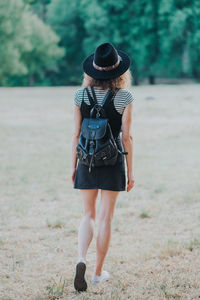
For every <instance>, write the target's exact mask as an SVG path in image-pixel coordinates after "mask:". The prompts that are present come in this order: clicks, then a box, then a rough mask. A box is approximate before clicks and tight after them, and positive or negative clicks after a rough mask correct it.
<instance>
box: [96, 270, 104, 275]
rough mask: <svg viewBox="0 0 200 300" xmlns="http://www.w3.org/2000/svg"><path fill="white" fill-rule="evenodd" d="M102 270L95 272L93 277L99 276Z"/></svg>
mask: <svg viewBox="0 0 200 300" xmlns="http://www.w3.org/2000/svg"><path fill="white" fill-rule="evenodd" d="M101 273H102V270H95V271H94V275H95V276H101Z"/></svg>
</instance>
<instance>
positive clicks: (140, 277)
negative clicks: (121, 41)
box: [0, 84, 200, 300]
mask: <svg viewBox="0 0 200 300" xmlns="http://www.w3.org/2000/svg"><path fill="white" fill-rule="evenodd" d="M75 89H76V87H71V88H70V87H67V88H23V89H22V88H13V89H7V88H1V89H0V141H1V147H0V157H1V162H0V185H1V188H0V299H1V300H18V299H19V300H45V299H91V300H97V299H105V300H107V299H123V300H127V299H138V300H143V299H148V300H150V299H155V300H160V299H199V298H200V230H199V228H200V184H199V179H200V159H199V153H200V141H199V133H200V129H199V128H200V118H199V115H200V101H199V95H200V86H199V85H197V84H189V85H157V86H138V87H133V88H132V92H133V95H134V97H135V103H134V112H133V137H134V172H135V188H134V189H133V190H132V191H131V192H130V193H126V192H121V193H120V195H119V198H118V200H117V206H116V210H115V215H114V220H113V231H112V239H111V244H110V248H109V251H108V254H107V256H106V260H105V264H104V268H105V269H106V270H108V271H109V272H110V273H111V276H112V279H111V280H110V281H109V282H106V283H104V284H102V285H101V286H99V287H93V286H90V285H89V287H88V291H87V292H86V293H82V294H77V292H76V291H75V290H74V287H73V276H74V270H75V263H76V260H77V230H78V226H79V223H80V219H81V216H82V202H81V197H80V191H79V190H74V189H73V188H72V186H71V181H70V167H71V164H70V157H71V136H72V128H73V115H72V111H73V95H74V91H75ZM99 201H100V199H98V204H99ZM97 229H98V225H97V224H96V227H95V237H94V239H93V241H92V244H91V246H90V248H89V251H88V255H87V277H88V279H89V280H90V279H91V276H92V272H93V267H94V263H95V238H96V236H97Z"/></svg>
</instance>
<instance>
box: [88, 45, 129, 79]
mask: <svg viewBox="0 0 200 300" xmlns="http://www.w3.org/2000/svg"><path fill="white" fill-rule="evenodd" d="M130 64H131V60H130V57H129V56H128V55H127V54H126V53H125V52H123V51H121V50H117V49H115V47H114V46H113V45H112V44H111V43H103V44H101V45H99V46H98V47H97V48H96V50H95V52H94V53H92V54H91V55H89V56H88V57H87V58H86V59H85V60H84V61H83V70H84V72H85V73H86V74H87V75H89V76H90V77H92V78H94V79H104V80H105V79H114V78H117V77H119V76H120V75H122V74H123V73H125V72H126V71H127V70H128V68H129V67H130Z"/></svg>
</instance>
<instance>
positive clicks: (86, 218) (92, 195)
mask: <svg viewBox="0 0 200 300" xmlns="http://www.w3.org/2000/svg"><path fill="white" fill-rule="evenodd" d="M81 193H82V198H83V203H84V206H83V209H84V215H83V218H82V220H81V222H80V226H79V230H78V261H80V260H82V259H84V260H85V261H86V254H87V250H88V248H89V245H90V243H91V241H92V238H93V234H94V224H95V218H96V199H97V195H98V190H97V189H95V190H81Z"/></svg>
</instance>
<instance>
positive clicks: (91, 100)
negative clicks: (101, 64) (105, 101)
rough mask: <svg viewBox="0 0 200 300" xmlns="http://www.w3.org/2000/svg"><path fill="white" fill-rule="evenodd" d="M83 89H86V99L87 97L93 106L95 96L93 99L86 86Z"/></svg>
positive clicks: (95, 102)
mask: <svg viewBox="0 0 200 300" xmlns="http://www.w3.org/2000/svg"><path fill="white" fill-rule="evenodd" d="M85 89H86V91H87V94H88V99H89V102H90V104H91V105H92V106H94V105H95V104H97V101H95V100H96V98H95V99H93V98H92V96H91V95H90V92H89V90H88V88H87V87H86V88H85Z"/></svg>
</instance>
